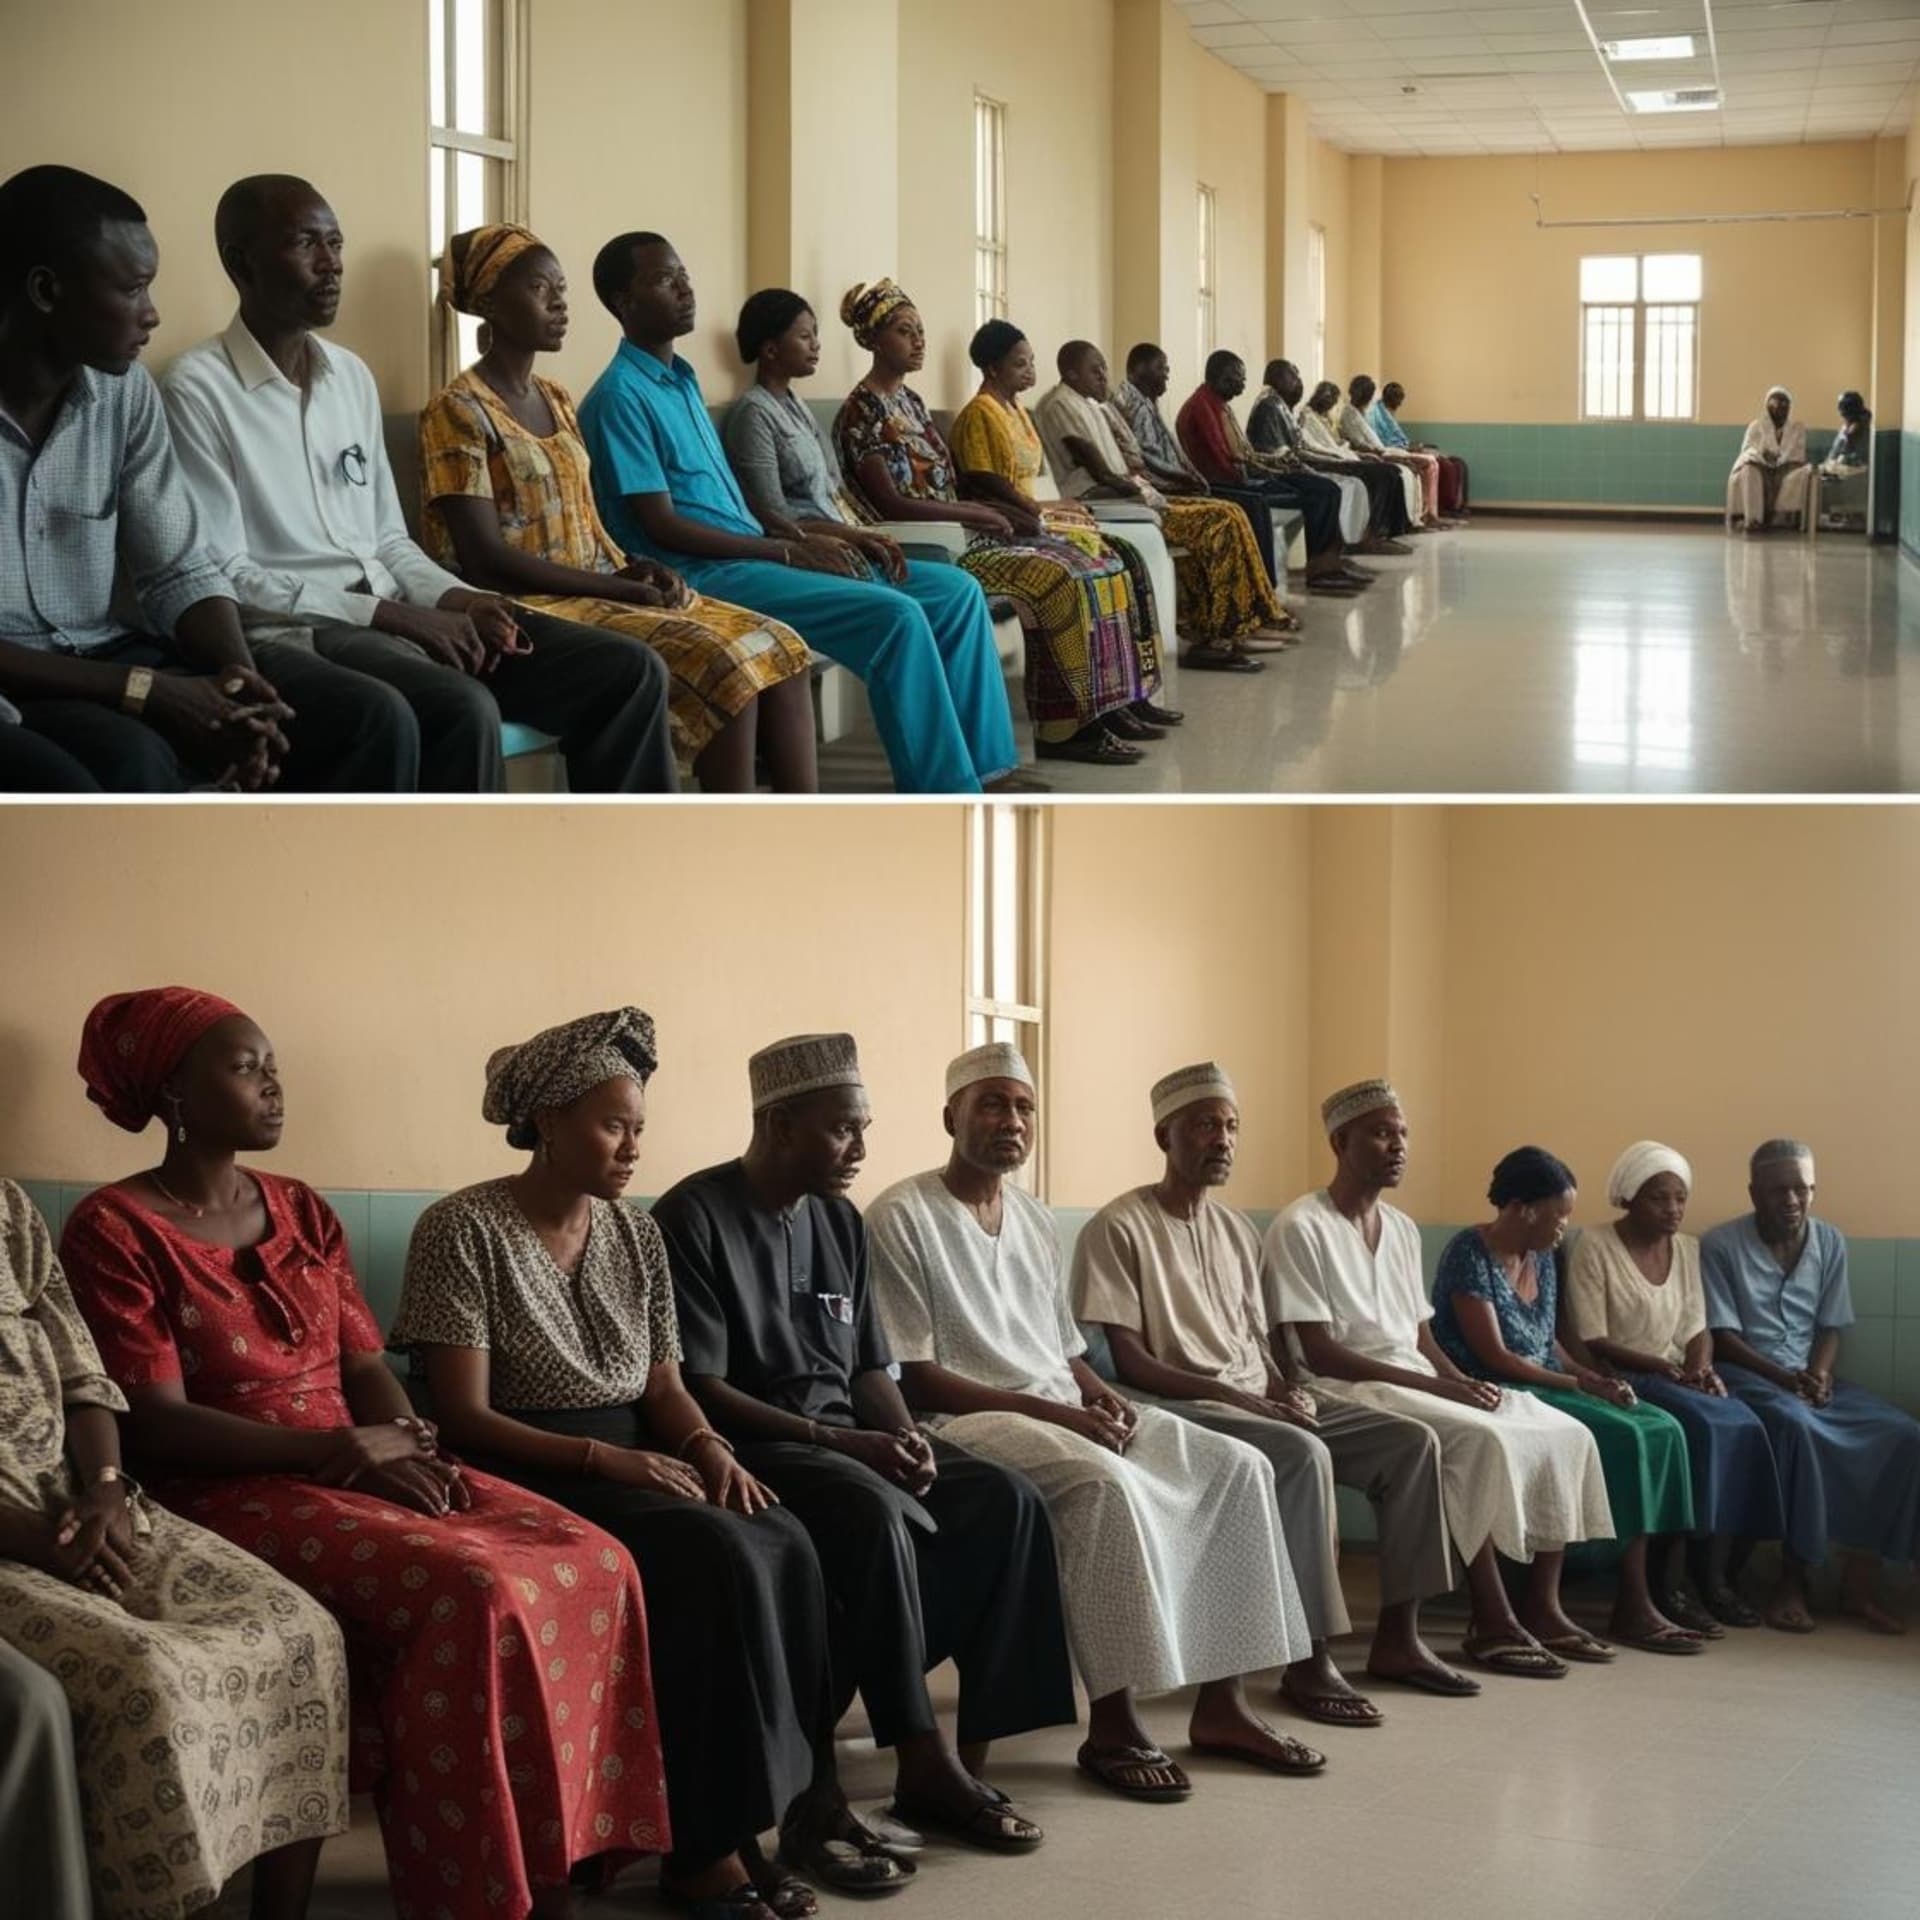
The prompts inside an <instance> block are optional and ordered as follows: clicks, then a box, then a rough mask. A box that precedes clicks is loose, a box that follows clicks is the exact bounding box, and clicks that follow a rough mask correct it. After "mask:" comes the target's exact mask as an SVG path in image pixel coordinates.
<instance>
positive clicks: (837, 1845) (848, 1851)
mask: <svg viewBox="0 0 1920 1920" xmlns="http://www.w3.org/2000/svg"><path fill="white" fill-rule="evenodd" d="M845 1822H846V1824H845V1827H844V1829H843V1830H842V1832H840V1833H838V1834H828V1833H820V1834H815V1835H811V1836H807V1837H802V1835H801V1834H799V1833H798V1832H797V1831H795V1830H794V1829H792V1828H782V1829H781V1832H780V1858H781V1859H782V1860H783V1861H785V1862H786V1864H787V1865H788V1866H790V1867H793V1868H796V1869H797V1870H798V1871H799V1872H801V1873H804V1874H805V1875H806V1876H807V1878H808V1879H809V1880H818V1881H819V1882H820V1883H821V1884H822V1885H823V1886H829V1887H831V1888H832V1889H833V1890H834V1892H835V1893H859V1894H869V1893H894V1892H897V1891H898V1890H899V1889H900V1888H901V1887H904V1886H905V1885H906V1884H907V1882H908V1881H909V1880H911V1879H912V1878H913V1876H914V1875H915V1874H916V1873H917V1872H918V1871H919V1869H918V1868H917V1867H916V1866H915V1865H914V1864H913V1862H912V1861H911V1860H902V1859H901V1858H900V1856H899V1855H898V1854H897V1853H893V1852H891V1851H890V1850H889V1849H888V1848H887V1846H886V1844H885V1843H884V1842H883V1841H882V1840H881V1838H880V1836H879V1835H878V1834H876V1833H874V1832H873V1831H872V1830H871V1829H870V1828H868V1827H867V1826H865V1825H864V1824H863V1823H862V1822H861V1821H860V1820H858V1819H857V1818H855V1816H854V1815H853V1813H852V1812H851V1811H850V1810H849V1811H848V1812H847V1814H846V1816H845Z"/></svg>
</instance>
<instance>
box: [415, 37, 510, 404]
mask: <svg viewBox="0 0 1920 1920" xmlns="http://www.w3.org/2000/svg"><path fill="white" fill-rule="evenodd" d="M525 4H526V0H426V5H427V128H428V131H427V207H428V234H427V240H428V245H429V247H430V249H431V256H432V257H431V264H432V266H433V268H434V269H435V271H436V274H437V269H438V266H439V262H440V258H441V256H442V255H443V254H444V253H445V252H446V246H447V239H448V236H449V235H451V234H456V233H464V232H465V231H466V230H467V229H468V228H469V227H478V226H484V225H486V224H487V223H488V222H490V221H495V220H518V219H522V218H524V217H525V205H524V202H525V187H524V182H523V180H522V176H521V165H520V161H521V151H520V129H521V128H522V126H523V125H524V124H525V117H526V116H525V97H524V63H523V61H522V60H521V57H520V50H521V48H522V47H523V46H524V45H525V39H524V35H523V32H522V24H523V23H522V17H521V16H522V11H523V8H524V6H525ZM436 284H437V280H436ZM436 311H437V312H438V313H440V314H442V315H446V313H447V310H446V309H445V308H439V309H436ZM479 333H480V323H479V321H477V320H475V319H474V318H473V317H472V316H471V315H469V314H464V313H463V314H453V315H451V316H450V317H449V318H448V319H447V320H446V321H445V322H444V323H441V324H436V325H435V327H434V329H433V342H432V359H433V379H434V384H435V385H436V386H440V385H443V384H444V383H445V382H446V381H448V380H449V379H451V378H452V377H453V375H454V374H456V373H457V372H459V370H460V369H461V368H462V367H464V366H466V365H468V364H469V362H471V361H472V360H474V359H475V358H476V357H477V356H478V353H479Z"/></svg>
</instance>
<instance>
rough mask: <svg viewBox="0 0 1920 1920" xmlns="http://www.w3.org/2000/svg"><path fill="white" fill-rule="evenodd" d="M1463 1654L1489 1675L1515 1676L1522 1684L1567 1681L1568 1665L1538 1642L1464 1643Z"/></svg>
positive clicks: (1499, 1640) (1504, 1640) (1490, 1641)
mask: <svg viewBox="0 0 1920 1920" xmlns="http://www.w3.org/2000/svg"><path fill="white" fill-rule="evenodd" d="M1460 1651H1461V1652H1462V1653H1463V1654H1465V1655H1466V1657H1467V1658H1468V1659H1469V1660H1471V1661H1472V1662H1473V1664H1474V1665H1475V1666H1476V1667H1485V1668H1486V1670H1487V1671H1488V1672H1489V1673H1506V1674H1512V1675H1513V1676H1514V1677H1515V1678H1517V1679H1523V1680H1564V1679H1565V1678H1566V1677H1567V1663H1566V1662H1565V1661H1564V1660H1560V1659H1556V1658H1555V1656H1554V1655H1552V1654H1551V1653H1549V1652H1548V1651H1547V1650H1546V1648H1545V1647H1543V1646H1541V1644H1540V1643H1539V1642H1538V1641H1537V1640H1506V1639H1494V1640H1462V1641H1461V1642H1460Z"/></svg>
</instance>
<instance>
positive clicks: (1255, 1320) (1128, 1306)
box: [1072, 1060, 1480, 1726]
mask: <svg viewBox="0 0 1920 1920" xmlns="http://www.w3.org/2000/svg"><path fill="white" fill-rule="evenodd" d="M1150 1099H1151V1102H1152V1110H1153V1137H1154V1141H1155V1143H1156V1144H1157V1145H1158V1146H1159V1148H1160V1150H1161V1152H1162V1153H1163V1154H1165V1156H1166V1166H1165V1171H1164V1172H1163V1173H1162V1175H1161V1177H1160V1179H1159V1181H1158V1182H1157V1184H1155V1185H1153V1186H1147V1187H1135V1188H1133V1189H1132V1190H1131V1191H1130V1192H1127V1193H1123V1194H1122V1195H1121V1196H1120V1197H1119V1199H1117V1200H1112V1201H1109V1202H1108V1204H1107V1205H1106V1206H1104V1207H1102V1208H1101V1209H1100V1211H1099V1212H1098V1213H1096V1214H1095V1215H1094V1216H1093V1218H1092V1220H1090V1221H1089V1222H1088V1223H1087V1225H1086V1227H1085V1229H1084V1230H1083V1231H1082V1232H1081V1235H1080V1238H1079V1241H1078V1243H1077V1244H1076V1245H1075V1247H1074V1250H1073V1295H1072V1297H1073V1311H1074V1314H1075V1317H1076V1318H1077V1319H1078V1320H1079V1321H1080V1322H1081V1324H1082V1325H1085V1324H1087V1323H1089V1322H1098V1323H1099V1324H1100V1325H1101V1326H1102V1327H1103V1328H1104V1329H1105V1331H1106V1336H1107V1344H1108V1346H1109V1347H1110V1348H1111V1350H1112V1353H1113V1366H1114V1373H1115V1376H1116V1377H1117V1378H1118V1379H1119V1381H1120V1383H1121V1384H1122V1385H1123V1386H1125V1387H1127V1388H1130V1389H1131V1390H1132V1391H1133V1393H1134V1395H1135V1397H1136V1399H1137V1400H1139V1401H1140V1402H1142V1403H1143V1404H1145V1405H1148V1406H1161V1407H1165V1408H1166V1409H1167V1411H1168V1412H1170V1413H1176V1414H1179V1415H1180V1416H1181V1417H1182V1418H1183V1419H1187V1420H1193V1421H1196V1422H1197V1423H1198V1424H1199V1425H1201V1426H1203V1427H1206V1428H1208V1429H1210V1430H1211V1431H1212V1432H1215V1433H1225V1434H1231V1435H1232V1436H1233V1438H1234V1439H1236V1440H1244V1441H1245V1442H1246V1443H1247V1444H1248V1445H1249V1446H1253V1447H1258V1448H1259V1449H1260V1451H1261V1452H1262V1453H1264V1454H1265V1455H1266V1456H1267V1460H1268V1462H1269V1463H1270V1464H1271V1466H1272V1468H1273V1481H1274V1491H1275V1493H1276V1495H1277V1497H1278V1499H1279V1502H1280V1529H1281V1533H1282V1535H1283V1537H1284V1538H1285V1540H1286V1543H1287V1550H1288V1552H1289V1554H1290V1555H1291V1556H1292V1560H1293V1570H1294V1574H1295V1577H1296V1578H1297V1579H1298V1581H1299V1583H1300V1597H1301V1602H1302V1605H1303V1607H1304V1608H1305V1611H1306V1616H1307V1626H1308V1628H1309V1630H1310V1631H1311V1632H1312V1634H1313V1652H1312V1654H1311V1656H1310V1657H1308V1658H1307V1659H1304V1660H1298V1661H1295V1662H1294V1664H1293V1665H1292V1666H1290V1667H1289V1668H1288V1669H1287V1671H1286V1672H1285V1674H1283V1675H1282V1676H1281V1681H1280V1693H1281V1697H1282V1698H1283V1699H1285V1700H1286V1701H1287V1702H1288V1703H1289V1704H1290V1705H1292V1706H1293V1707H1295V1708H1296V1709H1298V1711H1300V1712H1301V1713H1304V1714H1305V1715H1306V1716H1307V1717H1308V1718H1309V1719H1312V1720H1319V1721H1324V1722H1325V1723H1326V1724H1327V1725H1329V1726H1377V1725H1378V1724H1379V1722H1380V1719H1381V1715H1380V1710H1379V1708H1377V1707H1376V1706H1375V1705H1374V1704H1373V1703H1372V1701H1370V1700H1367V1699H1365V1698H1363V1697H1362V1696H1361V1695H1360V1694H1358V1693H1356V1692H1355V1691H1354V1690H1353V1688H1352V1687H1350V1686H1349V1685H1348V1684H1347V1682H1346V1680H1345V1678H1344V1677H1343V1676H1342V1674H1341V1672H1340V1669H1339V1668H1338V1667H1337V1666H1335V1665H1334V1662H1333V1658H1332V1655H1331V1654H1330V1653H1329V1651H1328V1649H1327V1641H1328V1639H1329V1637H1331V1636H1332V1635H1335V1634H1342V1633H1346V1632H1348V1631H1350V1630H1351V1627H1352V1622H1351V1620H1350V1619H1349V1618H1348V1616H1347V1607H1346V1600H1345V1597H1344V1596H1343V1594H1342V1593H1341V1590H1340V1567H1339V1544H1338V1533H1337V1527H1336V1515H1335V1506H1334V1483H1335V1482H1336V1481H1339V1482H1341V1483H1343V1484H1345V1485H1347V1486H1352V1487H1358V1488H1360V1489H1361V1490H1362V1491H1363V1492H1365V1493H1366V1495H1367V1497H1368V1498H1369V1499H1370V1500H1371V1501H1372V1503H1373V1507H1374V1511H1375V1514H1376V1515H1377V1516H1378V1518H1379V1522H1380V1534H1381V1549H1380V1601H1381V1605H1380V1622H1379V1628H1378V1631H1377V1632H1376V1634H1375V1636H1374V1642H1373V1650H1372V1653H1371V1655H1370V1657H1369V1659H1368V1661H1367V1671H1368V1672H1369V1673H1370V1674H1372V1675H1373V1676H1374V1677H1375V1678H1376V1679H1381V1680H1397V1681H1401V1682H1403V1683H1405V1684H1406V1685H1408V1686H1415V1687H1419V1688H1421V1689H1423V1690H1424V1691H1426V1692H1429V1693H1440V1694H1452V1695H1461V1694H1474V1693H1478V1692H1479V1691H1480V1687H1479V1683H1478V1682H1477V1681H1475V1680H1471V1679H1469V1678H1468V1677H1467V1676H1466V1675H1465V1674H1462V1673H1456V1672H1455V1671H1454V1670H1453V1669H1452V1668H1451V1667H1449V1666H1448V1665H1447V1664H1446V1663H1445V1662H1444V1661H1442V1660H1440V1659H1439V1658H1438V1657H1437V1656H1435V1655H1434V1654H1433V1653H1432V1652H1431V1651H1430V1650H1429V1649H1428V1648H1427V1647H1426V1646H1425V1645H1424V1644H1423V1643H1422V1641H1421V1639H1420V1602H1421V1601H1422V1600H1423V1599H1426V1598H1429V1597H1430V1596H1431V1595H1433V1594H1437V1593H1447V1592H1450V1591H1451V1590H1452V1588H1453V1586H1454V1584H1455V1582H1456V1581H1457V1580H1458V1579H1459V1573H1460V1569H1459V1564H1458V1562H1457V1561H1456V1560H1455V1559H1454V1557H1453V1547H1452V1541H1451V1536H1450V1535H1449V1533H1448V1530H1447V1513H1446V1505H1445V1501H1444V1499H1443V1497H1442V1492H1441V1479H1440V1442H1439V1439H1438V1437H1437V1436H1436V1435H1435V1433H1434V1431H1433V1429H1432V1428H1431V1427H1429V1426H1427V1425H1425V1424H1424V1423H1423V1422H1422V1421H1420V1420H1417V1419H1414V1418H1411V1417H1409V1416H1408V1415H1406V1414H1402V1413H1388V1412H1385V1411H1382V1410H1380V1409H1378V1408H1374V1407H1367V1406H1362V1405H1360V1404H1359V1403H1358V1402H1357V1401H1336V1400H1328V1401H1326V1402H1325V1403H1317V1402H1316V1400H1315V1398H1314V1396H1312V1395H1311V1394H1309V1393H1307V1392H1306V1391H1305V1390H1304V1389H1303V1388H1301V1387H1299V1386H1297V1385H1295V1384H1294V1383H1293V1381H1292V1380H1290V1379H1289V1378H1288V1371H1287V1366H1288V1363H1287V1360H1286V1358H1285V1355H1284V1351H1282V1353H1280V1354H1278V1355H1276V1353H1275V1351H1274V1349H1273V1348H1272V1347H1271V1346H1270V1345H1269V1342H1268V1337H1267V1332H1266V1322H1265V1318H1264V1314H1263V1311H1262V1308H1263V1297H1262V1288H1261V1264H1262V1255H1261V1250H1260V1236H1259V1234H1258V1233H1257V1232H1256V1231H1255V1230H1254V1227H1253V1224H1252V1222H1251V1221H1249V1220H1248V1219H1247V1217H1246V1216H1245V1215H1244V1214H1243V1213H1241V1212H1239V1211H1238V1210H1237V1209H1236V1208H1233V1207H1229V1206H1226V1205H1224V1204H1222V1203H1220V1202H1219V1201H1216V1200H1215V1199H1214V1198H1213V1194H1212V1189H1214V1188H1216V1187H1223V1186H1225V1185H1226V1183H1227V1182H1228V1181H1229V1180H1230V1179H1231V1178H1232V1177H1233V1162H1234V1155H1235V1152H1236V1150H1237V1148H1238V1145H1239V1137H1240V1105H1239V1100H1238V1096H1237V1095H1236V1094H1235V1092H1234V1088H1233V1083H1232V1081H1231V1080H1229V1079H1228V1077H1227V1075H1226V1073H1225V1071H1224V1070H1223V1069H1222V1068H1221V1067H1219V1066H1218V1065H1216V1064H1215V1063H1214V1062H1213V1061H1211V1060H1208V1061H1204V1062H1202V1063H1200V1064H1199V1065H1197V1066H1191V1067H1182V1068H1180V1069H1179V1071H1177V1072H1175V1073H1170V1074H1168V1075H1167V1076H1166V1078H1165V1079H1163V1080H1161V1081H1159V1082H1158V1083H1157V1084H1156V1085H1155V1086H1154V1088H1153V1091H1152V1094H1151V1096H1150Z"/></svg>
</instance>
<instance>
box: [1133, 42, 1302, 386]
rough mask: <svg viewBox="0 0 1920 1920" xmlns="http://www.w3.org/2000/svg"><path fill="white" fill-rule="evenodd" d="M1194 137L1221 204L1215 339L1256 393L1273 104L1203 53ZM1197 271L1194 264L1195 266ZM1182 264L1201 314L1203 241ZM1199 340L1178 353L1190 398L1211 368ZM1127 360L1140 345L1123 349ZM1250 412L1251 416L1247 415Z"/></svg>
mask: <svg viewBox="0 0 1920 1920" xmlns="http://www.w3.org/2000/svg"><path fill="white" fill-rule="evenodd" d="M1192 68H1193V99H1194V129H1195V144H1196V155H1195V158H1196V164H1197V166H1198V170H1199V177H1200V178H1201V179H1202V180H1204V181H1205V182H1206V183H1207V185H1208V186H1210V187H1212V188H1213V189H1214V192H1215V193H1216V195H1217V196H1218V206H1219V218H1220V237H1219V272H1220V282H1219V287H1218V289H1217V294H1218V302H1217V314H1218V321H1217V325H1216V327H1215V337H1216V340H1217V342H1218V344H1219V345H1220V346H1222V347H1227V348H1230V349H1231V350H1232V351H1233V352H1235V353H1237V354H1239V355H1240V356H1241V358H1242V359H1243V360H1245V361H1246V362H1247V365H1248V368H1249V370H1250V372H1251V374H1252V376H1253V380H1254V384H1255V386H1256V388H1257V387H1258V384H1259V374H1260V369H1261V368H1262V367H1263V366H1264V365H1265V364H1266V362H1267V359H1268V358H1269V355H1268V350H1267V335H1268V322H1267V155H1266V128H1267V96H1266V95H1265V93H1263V92H1262V91H1261V89H1260V88H1259V87H1257V86H1256V85H1255V84H1254V83H1253V82H1252V81H1251V80H1249V79H1248V78H1247V77H1246V75H1245V74H1243V73H1239V72H1236V71H1235V70H1234V69H1233V68H1232V67H1230V66H1228V65H1227V63H1226V62H1225V61H1224V60H1217V59H1215V58H1214V56H1213V55H1212V54H1210V53H1208V52H1206V51H1205V50H1204V49H1203V48H1199V47H1195V48H1194V50H1193V54H1192ZM1189 260H1190V261H1191V263H1192V264H1190V265H1189V264H1188V261H1189ZM1177 264H1179V265H1181V266H1183V267H1184V268H1185V270H1186V279H1185V281H1184V283H1183V285H1184V287H1185V290H1186V308H1185V311H1187V312H1195V311H1197V303H1198V287H1197V278H1198V272H1199V265H1198V236H1197V235H1196V236H1195V243H1194V245H1193V246H1191V247H1190V248H1189V249H1188V259H1187V260H1180V261H1178V262H1177ZM1196 333H1197V328H1196V326H1195V325H1194V324H1193V323H1192V322H1189V323H1188V324H1187V326H1186V328H1185V330H1184V336H1182V337H1179V338H1178V341H1177V345H1176V343H1174V342H1170V343H1168V345H1169V351H1171V352H1172V353H1173V369H1174V371H1173V377H1174V387H1173V391H1174V392H1175V393H1176V394H1182V393H1187V392H1190V391H1191V390H1192V389H1193V388H1194V387H1195V386H1197V385H1198V384H1199V381H1200V378H1201V375H1202V373H1203V372H1204V370H1205V369H1204V367H1203V365H1202V363H1201V361H1200V358H1199V350H1198V345H1197V342H1196V344H1195V345H1193V346H1188V345H1187V339H1188V338H1190V337H1192V336H1194V335H1195V334H1196ZM1117 344H1118V345H1119V348H1120V351H1121V352H1122V353H1124V352H1125V351H1126V350H1127V348H1128V347H1129V346H1131V345H1132V344H1133V343H1132V342H1131V341H1121V342H1119V343H1117ZM1243 411H1244V409H1243Z"/></svg>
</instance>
